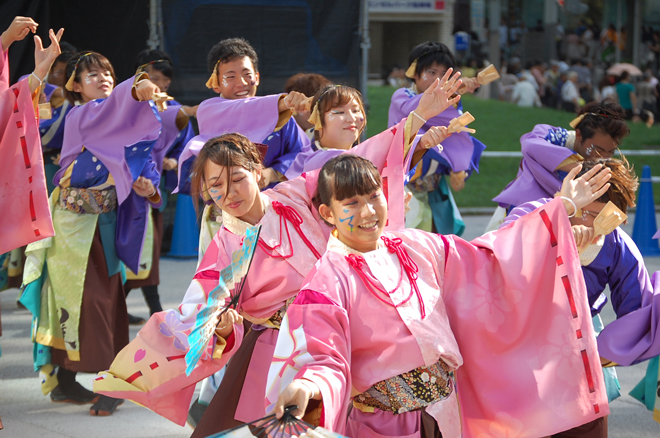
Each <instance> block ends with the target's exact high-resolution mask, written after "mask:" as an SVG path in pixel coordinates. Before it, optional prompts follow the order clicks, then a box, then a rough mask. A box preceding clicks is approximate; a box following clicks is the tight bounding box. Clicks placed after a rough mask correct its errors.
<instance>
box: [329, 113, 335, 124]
mask: <svg viewBox="0 0 660 438" xmlns="http://www.w3.org/2000/svg"><path fill="white" fill-rule="evenodd" d="M334 119H335V115H334V114H332V113H328V121H329V122H332V121H333V120H334Z"/></svg>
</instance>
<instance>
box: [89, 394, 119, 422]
mask: <svg viewBox="0 0 660 438" xmlns="http://www.w3.org/2000/svg"><path fill="white" fill-rule="evenodd" d="M123 403H124V399H123V398H112V397H108V396H107V395H102V396H101V398H99V400H98V401H97V402H96V403H94V404H93V405H92V407H91V408H89V415H92V416H99V417H109V416H110V415H112V413H113V412H114V411H115V410H116V409H117V407H118V406H119V405H121V404H123Z"/></svg>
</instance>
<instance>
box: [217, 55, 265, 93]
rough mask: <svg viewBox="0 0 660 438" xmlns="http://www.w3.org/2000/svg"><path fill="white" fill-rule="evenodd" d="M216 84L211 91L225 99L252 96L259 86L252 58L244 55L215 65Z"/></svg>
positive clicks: (257, 74)
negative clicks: (216, 73)
mask: <svg viewBox="0 0 660 438" xmlns="http://www.w3.org/2000/svg"><path fill="white" fill-rule="evenodd" d="M217 72H218V86H217V87H213V91H215V92H216V93H218V94H220V95H221V96H222V97H224V98H225V99H245V98H246V97H254V96H255V95H256V94H257V87H258V86H259V73H258V72H255V71H254V65H253V64H252V60H251V59H250V58H249V57H247V56H244V57H243V58H237V59H234V60H233V61H228V62H224V63H220V64H218V66H217Z"/></svg>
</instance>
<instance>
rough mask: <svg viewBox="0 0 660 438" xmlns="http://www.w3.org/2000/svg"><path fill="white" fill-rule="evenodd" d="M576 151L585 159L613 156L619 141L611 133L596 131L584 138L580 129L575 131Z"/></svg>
mask: <svg viewBox="0 0 660 438" xmlns="http://www.w3.org/2000/svg"><path fill="white" fill-rule="evenodd" d="M575 145H576V146H575V152H577V153H578V154H580V155H582V157H583V158H585V159H589V158H592V159H596V158H612V156H613V155H614V152H615V151H616V148H617V147H618V146H619V145H618V143H617V142H616V141H615V140H614V139H613V138H612V136H611V135H609V134H605V133H604V132H602V131H595V132H594V135H593V136H591V137H589V138H585V139H583V138H582V135H581V132H580V130H579V129H578V130H576V131H575Z"/></svg>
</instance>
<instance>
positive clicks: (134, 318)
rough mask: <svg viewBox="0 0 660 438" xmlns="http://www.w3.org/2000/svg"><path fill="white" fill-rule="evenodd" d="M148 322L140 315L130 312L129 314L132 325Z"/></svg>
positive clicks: (129, 321)
mask: <svg viewBox="0 0 660 438" xmlns="http://www.w3.org/2000/svg"><path fill="white" fill-rule="evenodd" d="M145 322H147V321H145V320H144V318H140V317H139V316H135V315H131V314H130V313H129V314H128V323H129V324H130V325H144V323H145Z"/></svg>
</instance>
